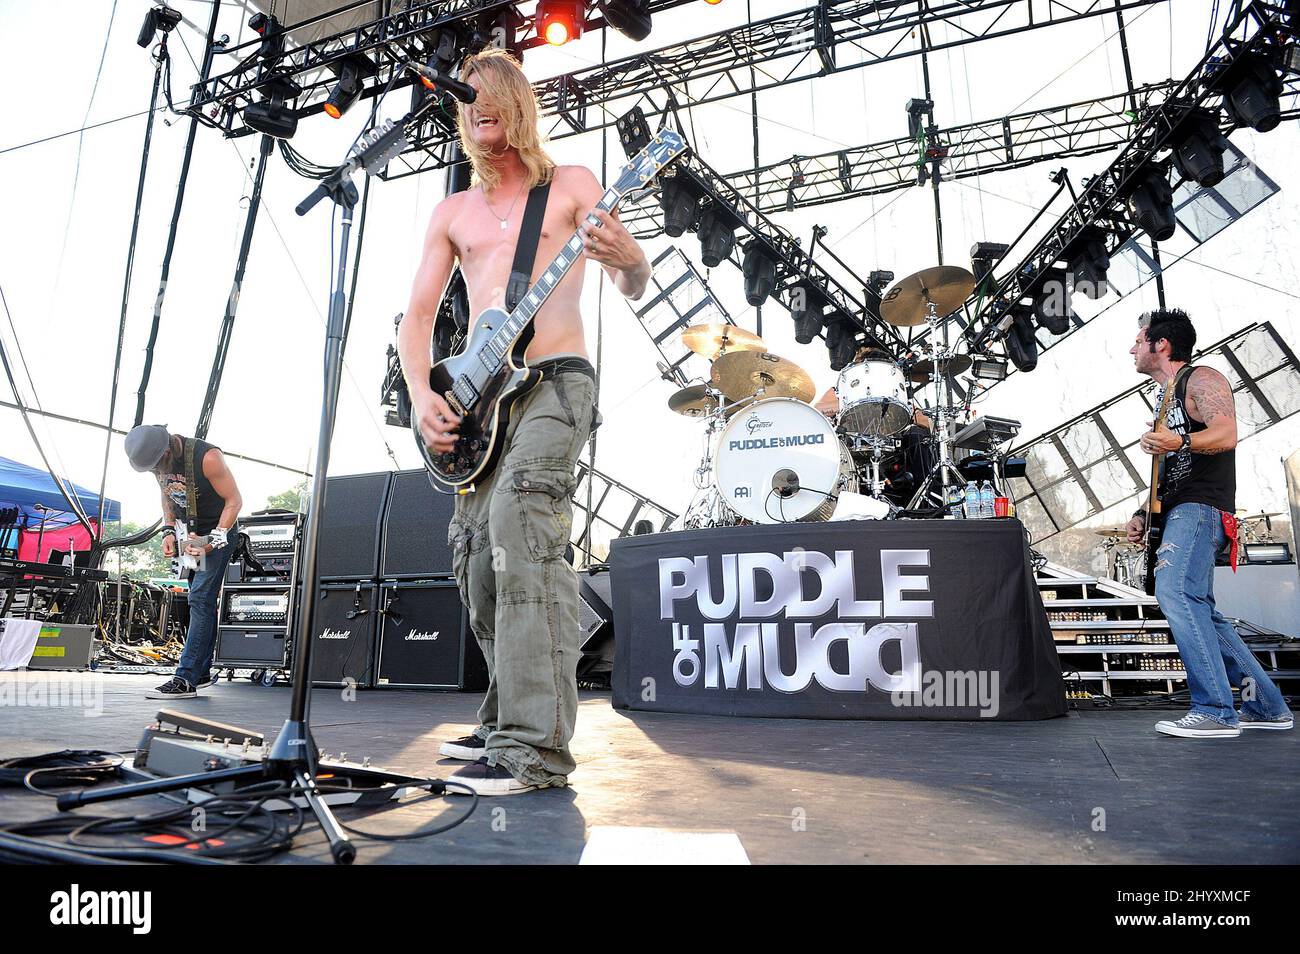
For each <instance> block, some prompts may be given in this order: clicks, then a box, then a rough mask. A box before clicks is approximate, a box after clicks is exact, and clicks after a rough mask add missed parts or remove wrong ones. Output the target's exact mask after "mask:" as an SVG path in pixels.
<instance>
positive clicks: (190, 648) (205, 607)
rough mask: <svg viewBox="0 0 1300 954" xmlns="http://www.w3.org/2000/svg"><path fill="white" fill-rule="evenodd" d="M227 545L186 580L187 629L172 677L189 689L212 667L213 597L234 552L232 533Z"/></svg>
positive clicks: (204, 679)
mask: <svg viewBox="0 0 1300 954" xmlns="http://www.w3.org/2000/svg"><path fill="white" fill-rule="evenodd" d="M230 541H231V542H230V543H228V544H226V545H225V546H224V547H222V548H221V549H220V550H213V551H212V552H211V553H209V554H208V555H207V556H206V557H204V558H203V564H202V566H201V567H200V568H199V569H198V570H196V571H195V572H194V578H193V579H191V580H190V596H189V604H190V628H189V631H188V632H187V633H186V634H185V649H184V650H182V651H181V661H180V663H179V664H178V665H177V666H176V675H178V676H180V677H181V678H182V679H184V680H185V681H186V682H189V683H191V684H193V685H198V684H199V683H201V682H204V681H206V680H207V678H208V675H209V670H210V668H211V666H212V651H213V650H214V649H215V648H216V645H217V596H218V594H220V592H221V584H222V582H223V581H224V580H225V577H226V564H228V563H229V562H230V554H231V551H233V550H234V548H235V546H234V541H235V531H234V530H231V531H230Z"/></svg>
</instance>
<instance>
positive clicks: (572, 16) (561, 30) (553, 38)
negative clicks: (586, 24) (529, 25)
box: [534, 0, 587, 46]
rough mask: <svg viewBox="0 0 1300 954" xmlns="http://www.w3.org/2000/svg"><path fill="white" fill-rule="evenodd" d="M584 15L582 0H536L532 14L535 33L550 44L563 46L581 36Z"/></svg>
mask: <svg viewBox="0 0 1300 954" xmlns="http://www.w3.org/2000/svg"><path fill="white" fill-rule="evenodd" d="M586 15H587V4H586V3H585V2H584V0H538V2H537V12H536V14H534V18H535V23H536V27H537V35H538V36H540V37H542V38H543V39H545V40H546V42H547V43H549V44H551V45H552V46H563V45H564V44H565V43H568V42H569V41H570V40H576V39H578V38H579V37H580V36H582V24H583V20H584V18H585V17H586Z"/></svg>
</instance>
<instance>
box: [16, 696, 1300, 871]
mask: <svg viewBox="0 0 1300 954" xmlns="http://www.w3.org/2000/svg"><path fill="white" fill-rule="evenodd" d="M0 678H3V679H5V680H10V679H17V680H24V681H26V680H36V679H40V680H48V679H59V680H67V679H72V680H85V679H93V678H95V677H94V676H91V675H89V674H55V673H39V674H38V673H29V674H12V673H9V674H5V675H4V676H3V677H0ZM99 678H101V679H102V685H103V705H102V713H101V714H99V715H97V716H93V717H88V716H87V715H85V714H84V712H83V710H82V709H79V708H72V707H67V708H49V707H31V706H26V707H18V708H8V707H6V708H3V709H0V758H8V757H13V756H18V755H32V754H37V753H41V752H48V751H54V750H58V749H63V748H103V749H112V750H121V749H128V748H131V747H133V746H134V745H135V744H136V742H137V740H138V739H139V737H140V732H141V729H142V728H143V726H144V725H145V724H146V723H147V722H148V721H150V720H151V718H152V716H153V714H154V713H155V712H156V711H157V710H158V709H159V708H161V707H162V706H163V704H162V703H158V702H154V701H150V700H147V699H145V698H144V691H145V689H146V688H148V687H151V686H153V685H157V684H158V683H160V682H161V681H163V680H162V679H160V678H159V677H157V676H137V675H104V676H102V677H99ZM288 699H289V690H288V689H287V688H282V687H276V688H272V689H264V688H261V687H259V686H254V685H251V684H250V683H248V682H234V683H225V682H223V683H221V684H220V685H219V686H217V687H216V688H214V689H211V690H208V691H207V692H206V693H205V694H204V695H203V696H202V697H201V698H199V699H194V700H187V701H184V702H176V703H172V704H171V705H170V707H171V708H175V709H181V710H184V711H187V712H193V713H195V714H198V715H203V716H206V717H208V718H212V719H217V720H220V721H223V722H228V723H234V724H236V725H241V726H245V727H248V728H251V729H257V730H261V731H263V732H266V733H268V734H269V735H272V736H273V735H274V734H275V732H276V730H277V729H278V728H279V726H280V724H281V722H282V721H283V718H284V713H285V711H286V709H287V706H288ZM477 703H478V698H477V696H476V695H471V694H457V693H435V692H413V691H383V692H361V693H358V694H357V699H356V701H355V702H345V701H344V700H343V699H342V698H340V694H339V692H338V691H336V690H326V689H318V690H316V691H315V693H314V695H313V701H312V707H313V723H314V727H315V732H316V738H317V742H318V743H319V744H320V745H321V746H322V747H323V748H325V750H326V751H327V752H330V753H333V754H337V753H339V752H346V753H347V755H348V758H349V759H350V760H354V761H360V760H361V759H362V758H363V757H365V756H369V757H370V759H371V760H372V762H373V764H374V765H375V766H377V767H382V768H391V769H394V770H402V771H408V772H411V773H413V774H422V775H445V774H448V773H449V772H450V771H451V770H452V769H453V768H454V767H455V766H456V765H457V764H459V763H454V762H449V761H440V760H439V757H438V754H437V752H438V745H439V743H440V742H441V741H442V740H443V739H446V738H449V737H453V736H458V735H461V734H463V733H464V732H465V731H466V730H467V729H469V728H470V727H471V726H472V724H473V720H474V712H475V709H476V707H477ZM1168 714H1169V713H1168V710H1156V709H1152V710H1145V711H1110V712H1095V711H1087V712H1078V713H1071V714H1070V715H1069V716H1067V717H1065V718H1061V719H1056V720H1052V721H1049V722H1037V723H992V722H990V723H980V724H974V723H934V722H930V723H923V722H817V721H804V720H771V719H728V718H717V717H706V716H686V715H668V714H660V713H622V712H617V711H615V710H613V709H612V708H611V707H610V704H609V695H608V693H595V692H584V693H583V694H582V704H581V709H580V712H579V716H578V731H577V736H576V737H575V739H574V742H573V749H574V753H575V755H576V757H577V759H578V763H579V766H578V770H577V772H575V773H574V775H573V777H572V783H573V784H572V786H571V787H570V788H569V789H567V790H565V789H560V790H557V789H552V790H548V791H544V792H534V793H529V794H525V795H518V796H512V797H509V798H499V799H484V800H482V801H481V802H480V803H479V808H478V810H477V811H476V812H475V814H474V815H473V816H472V817H471V818H470V819H469V821H468V822H466V823H465V824H464V825H462V826H460V827H459V828H456V829H455V830H453V831H451V832H449V833H446V834H443V835H436V836H433V837H432V838H429V839H426V840H424V841H419V842H408V843H404V844H391V843H380V842H363V843H360V845H359V848H360V851H359V854H358V859H357V860H358V863H369V864H378V863H390V864H392V863H452V862H468V863H573V862H576V861H578V860H579V858H580V857H581V855H582V853H583V848H584V844H585V843H586V841H587V838H588V835H589V833H590V832H591V830H592V829H593V828H594V827H596V826H613V827H617V828H625V829H626V828H648V829H662V830H666V831H669V832H734V834H735V836H736V837H737V838H738V839H739V842H740V844H741V845H742V846H743V849H744V852H745V853H746V854H747V856H748V857H749V859H750V860H751V861H752V862H754V863H790V862H795V863H799V862H810V863H826V862H850V863H851V862H865V863H917V862H920V863H938V862H941V863H967V862H1014V863H1053V864H1062V863H1063V864H1078V863H1082V864H1088V863H1121V864H1122V863H1131V862H1155V863H1163V862H1168V863H1189V862H1196V863H1291V864H1294V863H1296V862H1297V861H1300V797H1298V796H1300V783H1298V782H1297V779H1300V735H1297V734H1296V732H1295V731H1291V732H1259V731H1257V732H1248V733H1246V734H1244V735H1243V736H1242V737H1241V738H1239V739H1235V740H1218V741H1207V742H1199V743H1197V742H1188V741H1183V740H1179V739H1171V738H1165V737H1163V736H1158V735H1156V734H1155V733H1154V732H1153V731H1152V729H1151V725H1152V723H1154V722H1155V721H1156V720H1157V719H1159V718H1165V717H1167V716H1168ZM138 801H139V804H137V806H136V808H135V810H136V811H142V810H144V809H146V808H153V807H155V806H156V807H162V806H163V805H164V804H165V803H163V802H162V801H161V800H158V799H152V800H138ZM444 802H448V803H450V804H449V805H444ZM465 804H466V800H464V799H460V798H456V799H444V800H429V801H426V802H425V803H424V804H421V805H415V806H410V807H394V808H389V809H386V810H383V811H381V812H379V813H376V814H371V815H369V816H368V817H364V818H362V817H360V816H359V815H358V813H357V812H356V811H347V810H345V811H344V812H343V814H342V817H344V819H345V820H347V821H349V822H350V823H355V824H356V825H357V826H359V827H363V828H368V829H370V830H373V831H378V832H383V833H388V834H395V833H398V832H402V831H407V830H411V829H414V828H416V827H424V826H429V825H431V824H433V823H434V821H435V819H436V818H437V817H438V816H439V815H440V814H445V813H446V812H451V811H460V810H462V809H463V807H464V806H465ZM52 807H53V806H52V805H51V804H50V803H49V802H48V801H46V800H44V799H40V798H38V797H37V796H34V795H31V794H28V793H26V792H22V793H19V792H17V791H15V790H14V789H0V818H4V819H6V820H16V819H19V818H31V817H38V816H41V815H44V814H47V813H49V812H50V811H51V810H52ZM497 809H500V811H496V810H497ZM115 810H121V809H115ZM91 811H95V812H97V813H104V812H105V810H104V809H103V808H102V807H95V808H92V809H91ZM1102 813H1104V815H1103V814H1102ZM446 817H451V816H450V815H447V816H446ZM1103 819H1104V830H1095V829H1096V828H1098V827H1100V825H1101V822H1102V821H1103ZM604 834H605V833H602V837H604ZM644 838H645V840H648V841H649V843H651V844H655V845H659V846H660V847H664V846H665V842H664V841H663V838H664V836H663V835H662V833H657V832H651V833H648V834H646V835H645V836H644ZM724 841H725V840H724ZM730 841H731V844H732V846H733V847H734V839H732V840H730ZM703 844H704V842H701V845H703ZM326 860H328V852H327V851H326V849H325V846H324V840H323V838H322V837H321V836H320V835H319V834H318V832H316V831H315V830H310V829H309V830H307V831H304V833H303V834H302V835H300V836H299V839H298V843H297V845H296V847H295V849H294V851H293V852H292V854H291V855H286V856H282V857H281V858H280V861H281V862H286V863H287V862H305V863H320V862H323V861H326Z"/></svg>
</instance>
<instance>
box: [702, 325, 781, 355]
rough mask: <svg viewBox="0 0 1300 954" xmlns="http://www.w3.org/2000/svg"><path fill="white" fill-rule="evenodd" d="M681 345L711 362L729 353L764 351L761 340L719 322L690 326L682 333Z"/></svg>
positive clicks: (754, 335) (734, 326)
mask: <svg viewBox="0 0 1300 954" xmlns="http://www.w3.org/2000/svg"><path fill="white" fill-rule="evenodd" d="M682 344H684V345H686V347H688V348H690V349H691V350H692V351H694V352H695V353H696V354H698V355H702V356H703V357H705V358H708V359H709V360H710V361H712V360H713V359H714V358H716V357H717V356H718V355H720V354H726V353H727V352H729V351H766V350H767V345H765V344H763V339H762V338H760V337H759V336H758V335H756V334H754V333H753V332H752V331H746V330H745V329H744V328H741V327H740V326H739V325H728V324H723V323H721V322H717V323H712V324H707V325H691V326H690V327H689V328H687V329H686V330H685V331H683V332H682Z"/></svg>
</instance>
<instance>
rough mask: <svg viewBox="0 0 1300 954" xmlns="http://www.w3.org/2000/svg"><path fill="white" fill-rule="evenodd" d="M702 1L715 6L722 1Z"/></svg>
mask: <svg viewBox="0 0 1300 954" xmlns="http://www.w3.org/2000/svg"><path fill="white" fill-rule="evenodd" d="M704 2H705V3H707V4H708V5H709V6H711V7H716V6H717V5H718V4H720V3H721V2H722V0H704Z"/></svg>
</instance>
